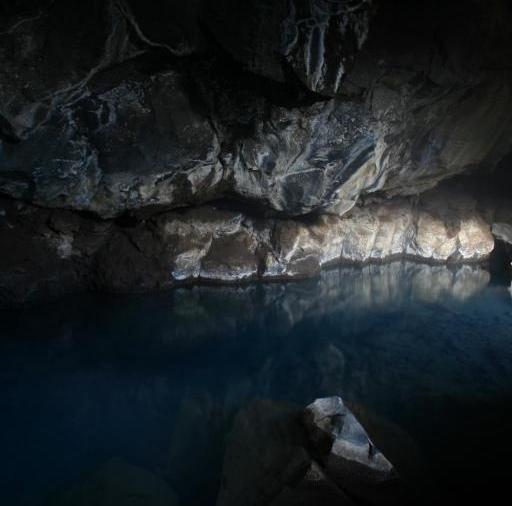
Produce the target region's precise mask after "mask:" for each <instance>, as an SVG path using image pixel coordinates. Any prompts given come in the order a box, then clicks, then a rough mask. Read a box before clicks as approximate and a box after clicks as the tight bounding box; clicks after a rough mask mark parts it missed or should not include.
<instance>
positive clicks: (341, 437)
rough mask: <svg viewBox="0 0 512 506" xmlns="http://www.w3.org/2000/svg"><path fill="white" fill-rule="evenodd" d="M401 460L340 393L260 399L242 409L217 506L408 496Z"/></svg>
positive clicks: (394, 500)
mask: <svg viewBox="0 0 512 506" xmlns="http://www.w3.org/2000/svg"><path fill="white" fill-rule="evenodd" d="M403 499H404V496H403V494H402V491H401V490H400V487H399V479H398V474H397V472H396V471H395V469H394V467H393V465H392V464H391V463H390V462H389V461H388V460H387V459H386V457H384V455H383V454H382V453H381V452H380V451H379V450H378V449H377V448H376V447H375V446H374V445H373V443H372V442H371V441H370V439H369V437H368V435H367V434H366V431H365V430H364V428H363V427H362V426H361V424H360V423H359V422H358V421H357V419H356V418H355V417H354V415H353V414H352V413H351V412H350V410H349V409H348V408H347V407H346V406H345V405H344V404H343V401H342V400H341V398H339V397H330V398H326V399H318V400H316V401H315V402H313V403H312V404H311V405H309V406H308V407H307V408H306V410H303V409H301V408H300V407H297V406H294V405H289V404H284V403H278V402H274V401H254V402H252V403H251V404H249V405H248V406H246V407H245V408H243V409H242V410H241V411H240V412H239V413H238V415H237V416H236V417H235V420H234V423H233V429H232V431H231V433H230V435H229V437H228V441H227V448H226V454H225V460H224V465H223V471H222V485H221V489H220V492H219V496H218V500H217V506H238V505H240V504H244V505H250V506H267V505H272V506H297V505H302V506H306V505H308V506H324V505H325V506H329V505H340V506H345V505H346V506H353V505H358V504H365V505H380V504H401V501H402V500H403Z"/></svg>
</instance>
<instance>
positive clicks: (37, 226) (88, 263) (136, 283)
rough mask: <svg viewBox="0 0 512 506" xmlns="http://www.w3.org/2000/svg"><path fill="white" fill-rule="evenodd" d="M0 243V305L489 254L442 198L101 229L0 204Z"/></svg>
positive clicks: (206, 211) (487, 245)
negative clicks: (300, 214)
mask: <svg viewBox="0 0 512 506" xmlns="http://www.w3.org/2000/svg"><path fill="white" fill-rule="evenodd" d="M0 237H1V238H2V242H3V243H4V244H8V245H9V248H8V249H7V250H6V251H5V254H4V255H3V257H2V262H1V264H0V289H1V292H2V299H4V300H9V299H12V300H13V301H20V302H22V301H23V300H26V299H31V297H32V295H33V296H34V297H35V296H37V295H38V294H39V295H41V294H43V293H44V292H48V293H53V292H55V293H56V294H57V293H61V292H62V293H65V292H67V291H72V290H77V289H81V288H85V287H95V288H99V289H105V290H108V291H118V292H133V291H141V290H151V289H161V288H167V287H170V286H173V285H176V284H179V283H182V282H190V281H195V280H202V281H217V282H239V281H246V280H251V279H291V278H301V277H308V276H312V275H315V274H318V272H319V271H320V268H321V267H322V266H325V265H332V264H336V263H344V262H350V263H366V262H375V261H378V262H380V261H384V260H389V259H393V258H398V257H410V258H415V259H418V260H424V261H432V262H452V263H465V262H474V261H481V260H484V259H486V258H487V257H488V255H489V254H490V253H491V251H492V250H493V247H494V239H493V236H492V234H491V231H490V225H489V224H488V223H486V221H485V220H484V219H483V218H482V215H481V213H480V212H479V210H478V208H477V206H476V202H475V201H474V200H473V199H471V198H470V197H468V196H456V195H453V194H452V196H451V198H450V199H447V198H446V196H444V195H443V194H442V192H435V194H426V195H425V198H424V200H423V199H422V200H419V201H416V200H414V199H410V198H399V199H393V200H391V201H383V202H378V203H377V202H376V203H372V204H367V205H365V206H362V207H359V206H358V207H355V208H354V209H352V211H351V212H349V213H348V214H346V215H344V216H342V217H339V216H336V215H320V216H317V217H308V218H307V219H302V220H301V219H277V218H262V217H255V216H249V215H247V214H245V213H242V212H240V211H234V210H227V209H222V207H212V206H203V207H197V208H191V209H187V210H183V211H180V212H177V211H173V212H167V213H161V214H158V215H151V216H149V217H148V218H143V217H140V218H139V219H135V220H133V221H130V220H127V221H126V222H123V221H101V220H100V221H98V220H94V219H91V218H90V217H85V216H80V215H77V214H76V213H73V212H70V211H66V212H63V211H56V210H53V211H52V210H41V209H37V208H34V207H31V206H25V205H21V204H17V203H16V202H14V201H10V200H5V201H3V206H2V215H1V216H0Z"/></svg>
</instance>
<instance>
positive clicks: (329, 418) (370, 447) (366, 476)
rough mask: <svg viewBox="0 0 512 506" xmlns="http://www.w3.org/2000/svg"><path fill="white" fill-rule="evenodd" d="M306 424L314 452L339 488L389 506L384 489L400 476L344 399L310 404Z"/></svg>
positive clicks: (335, 398)
mask: <svg viewBox="0 0 512 506" xmlns="http://www.w3.org/2000/svg"><path fill="white" fill-rule="evenodd" d="M305 424H306V428H307V431H308V435H309V438H310V441H311V444H312V449H313V450H312V451H313V452H314V453H315V455H316V456H317V458H318V459H319V461H320V462H321V463H322V464H323V466H324V468H325V472H326V474H327V475H328V476H329V477H330V478H331V479H332V480H333V481H334V483H336V485H338V486H339V487H341V488H343V489H345V490H347V491H349V492H350V493H351V494H353V495H355V496H357V497H360V498H361V499H363V500H366V501H370V502H371V503H375V504H381V503H382V502H388V501H387V495H388V494H387V493H385V494H383V491H382V488H383V487H385V486H386V485H390V484H393V485H394V484H395V483H396V482H397V479H398V474H397V472H396V470H395V468H394V467H393V464H391V462H389V460H388V459H387V458H386V457H385V456H384V455H383V454H382V453H381V452H380V451H379V450H378V448H377V447H376V446H375V445H374V444H373V442H372V441H371V440H370V438H369V436H368V434H367V433H366V431H365V429H364V428H363V426H362V425H361V424H360V423H359V422H358V420H357V419H356V417H355V416H354V415H353V414H352V412H351V411H350V410H349V409H348V408H347V407H346V406H345V404H344V403H343V401H342V399H341V398H340V397H327V398H324V399H317V400H316V401H315V402H313V403H312V404H310V405H309V406H308V407H307V408H306V412H305Z"/></svg>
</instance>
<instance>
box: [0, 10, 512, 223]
mask: <svg viewBox="0 0 512 506" xmlns="http://www.w3.org/2000/svg"><path fill="white" fill-rule="evenodd" d="M28 4H29V5H31V7H32V8H28V7H27V6H25V8H23V9H21V8H20V7H15V6H14V7H9V8H6V9H4V11H5V12H4V13H3V16H2V18H1V24H2V30H1V33H0V39H1V42H2V44H1V46H0V47H1V50H0V51H1V53H0V60H1V62H2V65H1V69H2V70H1V74H0V83H1V86H0V90H1V91H0V94H1V95H0V108H1V109H0V117H1V122H0V123H1V124H0V132H1V135H2V138H1V139H2V140H1V144H0V191H1V192H2V193H3V194H4V195H8V196H11V197H15V198H19V199H24V200H29V201H31V202H35V203H37V204H39V205H42V206H45V207H56V208H69V209H78V210H87V211H93V212H95V213H97V214H99V215H101V216H115V215H118V214H120V213H122V212H125V211H127V210H133V209H140V208H145V207H150V206H155V205H158V206H166V207H177V206H183V205H190V204H194V203H195V202H197V201H204V200H209V199H212V198H219V197H223V196H226V195H232V194H236V195H238V196H240V197H242V198H250V199H257V200H259V201H260V202H261V203H262V205H263V206H266V207H267V208H270V209H274V210H277V211H282V212H285V213H287V214H295V215H296V214H304V213H308V212H310V211H313V210H319V209H329V210H335V211H336V212H340V213H343V212H345V211H346V210H347V209H349V208H350V207H351V206H352V205H353V204H354V202H355V201H356V200H357V198H358V197H359V196H360V195H361V194H364V193H368V192H374V191H377V190H384V191H387V192H390V193H392V194H412V193H417V192H419V191H422V190H424V189H426V188H429V187H432V186H433V185H435V184H436V183H437V182H438V181H440V180H442V179H444V178H446V177H449V176H451V175H454V174H457V173H460V172H462V171H465V170H469V169H472V168H474V167H475V166H477V165H481V164H489V165H492V164H495V163H497V162H499V160H500V159H501V158H503V156H504V155H505V154H507V152H508V151H509V150H510V145H511V142H512V141H511V135H512V133H511V132H512V123H511V122H512V119H511V117H510V114H508V111H509V110H510V106H511V104H512V89H511V78H510V68H508V62H509V61H510V56H511V55H510V52H511V51H510V47H512V44H511V41H512V37H511V33H510V32H511V29H510V24H509V23H504V22H501V21H500V20H503V19H507V15H508V14H509V10H510V7H509V5H508V2H505V1H504V0H503V1H501V0H496V1H494V2H491V3H487V2H473V3H471V6H467V3H466V2H451V3H450V5H446V4H444V3H439V4H436V5H435V6H432V5H431V2H420V4H415V5H414V7H412V6H411V5H410V3H408V2H405V1H398V0H397V1H393V2H385V3H384V2H381V3H379V2H376V3H375V5H373V6H372V5H371V3H370V2H369V1H348V0H347V1H345V0H344V1H336V2H331V1H327V0H314V1H313V0H311V1H306V0H293V1H291V0H290V1H285V0H282V1H281V0H280V1H278V2H252V3H249V4H248V5H246V4H244V5H242V4H240V3H239V2H232V1H228V0H225V1H223V2H207V1H206V0H196V1H195V2H187V4H186V5H179V4H178V3H174V2H155V3H151V5H149V4H147V2H145V3H144V5H143V3H142V2H138V1H136V0H132V1H131V2H130V3H129V4H127V3H125V2H122V1H121V2H113V1H107V0H97V1H95V2H93V4H92V5H89V4H88V5H87V6H85V4H83V5H81V4H77V7H75V5H74V4H75V2H73V3H70V2H64V1H61V0H57V1H56V2H51V3H49V2H44V1H40V2H28ZM16 5H18V4H16ZM461 17H463V18H464V20H465V24H464V25H462V24H460V23H459V24H457V23H454V20H459V19H461ZM64 19H65V20H66V22H63V20H64ZM397 26H398V28H397ZM164 27H165V29H164ZM167 27H168V29H167ZM366 39H367V40H366ZM462 39H464V40H468V39H470V40H471V44H470V46H471V48H470V49H471V51H469V52H468V50H467V49H466V45H461V44H460V40H462ZM365 41H366V42H365ZM221 48H223V49H221ZM223 51H226V52H227V53H230V54H231V55H232V56H233V58H234V59H235V60H236V61H237V62H239V63H240V65H238V64H229V65H228V66H227V67H226V65H224V64H223V63H221V62H222V61H225V60H226V56H225V55H224V53H223ZM242 66H243V67H245V68H246V69H247V70H249V71H250V72H253V73H255V74H259V75H261V76H263V77H262V78H261V81H259V80H258V79H259V78H255V77H252V78H251V77H249V76H248V75H247V74H244V71H243V70H242ZM287 69H288V71H286V70H287ZM244 76H245V77H244ZM306 89H307V90H309V94H308V93H306V92H305V91H304V90H306ZM325 96H335V97H336V98H333V99H329V100H327V101H325V98H323V97H325ZM315 102H316V103H315Z"/></svg>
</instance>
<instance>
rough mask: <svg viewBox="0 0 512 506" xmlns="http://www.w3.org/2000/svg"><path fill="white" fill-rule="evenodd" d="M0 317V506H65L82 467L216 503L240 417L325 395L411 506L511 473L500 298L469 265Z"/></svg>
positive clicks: (505, 327) (341, 274)
mask: <svg viewBox="0 0 512 506" xmlns="http://www.w3.org/2000/svg"><path fill="white" fill-rule="evenodd" d="M0 318H1V320H0V321H1V326H0V449H1V464H0V476H1V477H2V479H1V482H2V485H1V486H0V504H6V505H7V504H8V505H18V504H20V505H30V506H35V505H38V506H39V505H43V504H45V505H46V504H59V505H62V504H69V505H70V506H71V504H73V502H76V498H73V493H71V492H70V490H71V491H72V490H76V487H77V486H78V487H79V486H80V483H82V484H84V483H85V484H86V485H84V487H87V486H88V485H87V483H88V482H87V478H84V476H87V473H88V472H91V471H92V472H94V471H95V470H96V471H97V470H98V469H99V470H100V471H99V472H100V473H101V472H102V471H101V469H105V463H109V464H107V467H108V465H112V464H111V463H112V462H123V463H127V464H130V465H135V466H138V467H140V468H143V469H144V470H146V471H148V472H149V473H151V474H147V475H144V477H143V478H141V479H144V480H146V481H147V480H149V481H151V480H154V483H153V482H152V483H153V484H154V486H160V485H161V484H162V483H164V482H165V485H166V486H168V487H169V489H172V491H173V493H174V494H176V495H177V496H178V497H179V499H180V504H182V505H188V504H191V505H203V504H204V505H213V504H215V497H216V495H217V490H218V487H219V482H220V475H221V469H222V461H223V454H224V448H225V441H226V435H227V434H229V431H230V427H231V425H232V421H233V417H234V416H235V415H236V413H237V412H238V411H239V410H240V409H243V407H244V406H246V405H247V404H248V403H250V402H251V401H252V400H254V399H272V400H275V401H279V402H280V401H290V402H294V403H298V404H301V405H306V404H307V403H309V402H311V401H312V400H313V399H315V398H317V397H321V396H329V395H341V396H342V397H343V398H344V399H345V400H346V402H347V403H348V404H349V406H350V407H351V408H352V409H353V410H354V412H355V413H356V414H357V416H358V417H359V418H360V420H361V421H362V422H363V424H364V425H365V426H366V427H367V429H368V430H369V431H370V432H371V433H372V435H373V437H374V439H375V440H376V443H377V445H378V446H380V447H381V449H382V450H383V451H384V453H386V455H387V456H388V458H389V459H390V460H392V461H393V462H394V463H395V465H396V466H397V467H398V468H399V471H401V473H402V474H403V475H404V476H405V479H406V480H408V481H409V483H410V485H411V486H412V487H415V488H416V489H417V490H421V491H422V492H421V494H420V495H423V492H424V493H425V494H436V493H439V494H441V495H442V496H443V497H445V498H447V497H451V496H453V497H458V498H459V499H460V498H461V497H471V496H473V497H474V496H475V495H476V494H478V495H480V494H482V495H484V496H485V495H486V494H493V493H495V492H496V491H497V490H498V489H499V487H501V486H504V485H506V484H507V483H508V482H509V480H510V479H512V466H511V465H510V457H509V455H510V454H511V452H512V442H511V438H510V429H509V428H510V427H511V426H512V402H511V401H512V299H511V296H510V293H509V291H508V289H507V286H506V282H505V280H503V279H498V280H496V279H494V278H493V279H492V280H491V278H490V275H489V274H488V272H487V271H485V270H483V269H481V268H479V267H463V268H460V269H457V268H448V267H442V266H427V265H418V264H412V263H398V262H397V263H392V264H389V265H375V266H367V267H364V268H354V267H352V268H348V267H347V268H338V269H334V270H329V271H326V272H324V273H322V275H321V277H320V278H317V279H312V280H306V281H301V282H293V283H279V284H278V283H275V284H252V285H247V286H244V287H213V286H196V287H194V288H184V289H176V290H173V291H170V292H167V293H162V294H158V295H150V296H148V295H144V296H129V297H113V296H111V297H107V296H97V295H87V296H84V295H82V296H78V297H72V298H68V299H66V300H62V301H58V302H55V303H52V304H49V305H45V306H40V307H38V308H32V309H24V310H19V311H11V312H8V313H7V312H6V313H0ZM112 459H115V460H114V461H112ZM130 469H132V468H130ZM130 472H131V471H130ZM84 473H85V474H84ZM128 474H129V473H128ZM84 480H85V481H84ZM84 493H87V492H84ZM98 504H99V502H98Z"/></svg>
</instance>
